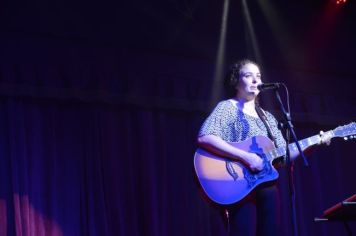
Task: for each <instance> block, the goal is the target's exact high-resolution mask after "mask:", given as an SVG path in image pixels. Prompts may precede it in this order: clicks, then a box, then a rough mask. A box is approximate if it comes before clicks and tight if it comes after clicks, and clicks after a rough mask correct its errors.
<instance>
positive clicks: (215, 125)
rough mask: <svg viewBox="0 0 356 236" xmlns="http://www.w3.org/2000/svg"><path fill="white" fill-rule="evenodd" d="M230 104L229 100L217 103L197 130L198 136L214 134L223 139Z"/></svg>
mask: <svg viewBox="0 0 356 236" xmlns="http://www.w3.org/2000/svg"><path fill="white" fill-rule="evenodd" d="M231 109H232V105H231V104H230V102H227V101H222V102H220V103H218V105H217V106H216V107H215V109H214V110H213V111H212V112H211V114H210V115H209V116H208V118H207V119H206V120H205V122H204V123H203V125H202V127H201V128H200V130H199V134H198V136H199V137H201V136H205V135H215V136H218V137H221V138H222V139H225V136H226V134H225V133H226V129H227V128H228V126H229V125H230V123H231V122H230V118H231V117H232V116H231V112H232V111H231Z"/></svg>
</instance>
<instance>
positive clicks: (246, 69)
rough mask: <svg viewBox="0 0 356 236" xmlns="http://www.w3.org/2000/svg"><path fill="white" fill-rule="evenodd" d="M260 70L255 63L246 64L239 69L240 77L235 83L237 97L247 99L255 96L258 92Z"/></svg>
mask: <svg viewBox="0 0 356 236" xmlns="http://www.w3.org/2000/svg"><path fill="white" fill-rule="evenodd" d="M261 83H262V81H261V72H260V69H259V68H258V66H256V65H255V64H250V63H249V64H246V65H244V66H243V67H242V68H241V70H240V78H239V82H238V84H237V87H236V89H237V94H238V96H239V97H244V98H247V99H252V98H255V97H256V96H257V95H258V94H259V92H260V91H259V90H258V89H257V85H259V84H261Z"/></svg>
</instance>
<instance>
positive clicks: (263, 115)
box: [256, 105, 277, 147]
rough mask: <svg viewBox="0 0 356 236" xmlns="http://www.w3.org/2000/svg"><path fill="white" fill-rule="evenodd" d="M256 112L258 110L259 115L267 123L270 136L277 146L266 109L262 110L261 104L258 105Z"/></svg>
mask: <svg viewBox="0 0 356 236" xmlns="http://www.w3.org/2000/svg"><path fill="white" fill-rule="evenodd" d="M256 112H257V114H258V116H259V117H260V118H261V120H262V122H263V123H264V124H265V126H266V129H267V132H268V136H269V138H270V139H271V140H272V141H273V143H274V146H275V147H277V142H276V138H275V137H274V135H273V134H272V131H271V126H270V125H269V122H268V119H267V116H266V113H265V111H264V110H262V108H261V107H260V106H258V105H256Z"/></svg>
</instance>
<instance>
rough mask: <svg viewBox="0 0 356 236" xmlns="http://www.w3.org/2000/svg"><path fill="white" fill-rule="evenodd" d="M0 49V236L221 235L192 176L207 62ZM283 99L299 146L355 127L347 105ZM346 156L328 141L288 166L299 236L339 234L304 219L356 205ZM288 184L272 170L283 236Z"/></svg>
mask: <svg viewBox="0 0 356 236" xmlns="http://www.w3.org/2000/svg"><path fill="white" fill-rule="evenodd" d="M2 46H3V47H2V50H3V54H2V55H1V68H0V89H1V91H0V92H1V99H0V130H1V132H0V157H1V158H0V160H1V162H0V235H23V236H27V235H58V236H59V235H98V236H99V235H100V236H103V235H155V236H158V235H162V236H166V235H170V236H171V235H187V236H188V235H192V236H193V235H194V236H196V235H225V233H226V231H225V228H224V223H223V221H222V219H221V217H220V214H219V212H218V211H217V210H216V209H214V208H210V207H209V205H208V204H207V203H206V202H204V200H203V199H202V197H201V196H200V194H199V191H198V185H197V183H196V180H195V178H194V172H193V153H194V150H195V148H196V143H195V139H196V134H197V132H198V129H199V127H200V125H201V123H202V122H203V120H204V119H205V117H206V115H207V114H208V112H209V111H210V108H211V107H209V103H210V101H209V99H210V97H211V91H212V88H211V84H212V77H213V76H212V75H213V68H214V63H213V62H209V61H204V60H200V59H190V58H187V57H178V56H167V55H161V54H159V53H157V52H156V53H148V52H146V53H142V52H140V53H137V52H135V50H132V51H126V50H123V49H122V50H112V49H108V48H105V47H102V48H100V47H98V48H95V47H89V46H88V47H85V46H83V45H82V44H79V43H78V44H70V43H67V44H66V43H64V42H60V41H59V42H55V41H54V40H51V41H46V40H43V41H39V40H38V39H36V40H33V39H31V38H25V39H21V40H20V39H19V38H17V37H16V38H11V39H9V38H8V39H3V40H2ZM15 55H16V56H15ZM268 73H269V75H270V76H271V77H276V80H283V78H285V75H286V74H287V73H289V74H293V75H294V76H295V77H296V78H295V81H299V82H294V80H293V79H290V81H288V80H287V81H286V82H287V83H289V84H290V85H292V84H295V86H298V84H299V83H304V84H306V82H305V81H307V80H310V81H313V80H317V78H315V75H314V74H307V73H306V72H299V71H295V73H294V72H293V71H289V72H283V71H282V72H280V71H278V72H275V71H272V70H271V71H268ZM283 73H284V74H283ZM298 73H304V74H303V75H298ZM298 76H299V77H298ZM289 78H290V77H289ZM298 79H299V80H298ZM336 79H337V78H336ZM312 85H313V84H312V83H311V86H312ZM299 86H300V85H299ZM335 86H340V85H335ZM300 88H303V86H300ZM325 89H326V90H328V89H330V87H328V86H326V87H325ZM320 90H322V89H321V88H320ZM314 91H315V90H314ZM291 97H292V109H293V111H294V113H293V114H292V115H293V117H295V125H296V129H297V134H298V135H299V137H300V138H304V137H308V136H311V135H314V134H316V133H317V132H319V130H321V129H323V130H328V129H332V128H335V127H336V126H338V125H341V124H346V123H347V122H350V121H352V120H354V118H355V114H356V113H355V102H354V101H355V100H352V98H355V97H354V95H352V94H343V93H342V91H339V92H338V93H335V94H327V93H320V92H314V93H312V92H308V89H304V90H303V89H298V87H296V89H294V90H293V89H292V91H291ZM266 99H268V100H270V101H273V96H267V97H265V100H266ZM265 104H266V105H265V106H266V107H267V108H269V109H270V110H271V111H272V112H273V113H274V114H276V115H279V112H278V107H276V106H275V104H274V103H273V102H271V103H268V104H267V103H265ZM354 147H355V143H354V142H352V141H349V142H344V141H343V140H334V141H333V142H332V145H331V146H329V147H321V148H320V149H318V150H316V151H315V152H314V153H313V154H311V155H309V161H310V165H311V167H309V168H305V167H303V165H302V162H300V161H298V162H297V164H296V167H295V170H296V171H295V180H296V190H297V213H298V222H299V230H300V235H303V236H304V235H305V236H306V235H326V236H331V235H345V234H346V231H345V229H344V228H343V225H342V224H341V223H314V222H313V218H314V217H316V216H320V215H321V213H322V211H323V210H324V209H325V208H328V207H330V206H331V205H334V204H335V203H337V202H339V201H341V200H343V199H345V198H346V197H348V196H350V195H352V194H354V193H355V190H356V181H355V177H354V176H355V175H354V172H355V166H356V165H355V164H356V159H355V152H354V151H355V150H354ZM286 179H287V178H286V174H285V170H284V169H281V178H280V181H279V185H280V189H281V197H282V198H281V199H282V205H283V235H291V234H292V230H291V229H292V228H291V224H290V209H289V198H288V188H287V181H286ZM351 226H352V227H353V230H355V224H353V225H351ZM355 232H356V231H355ZM344 233H345V234H344Z"/></svg>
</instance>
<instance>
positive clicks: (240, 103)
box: [234, 97, 258, 117]
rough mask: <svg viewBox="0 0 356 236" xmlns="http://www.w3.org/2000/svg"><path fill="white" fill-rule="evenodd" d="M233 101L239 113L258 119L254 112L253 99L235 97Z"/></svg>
mask: <svg viewBox="0 0 356 236" xmlns="http://www.w3.org/2000/svg"><path fill="white" fill-rule="evenodd" d="M234 100H235V101H236V107H237V108H238V109H239V110H240V111H242V112H244V113H246V114H248V115H251V116H255V117H258V115H257V112H256V105H255V99H252V100H247V99H244V98H239V97H235V98H234Z"/></svg>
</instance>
